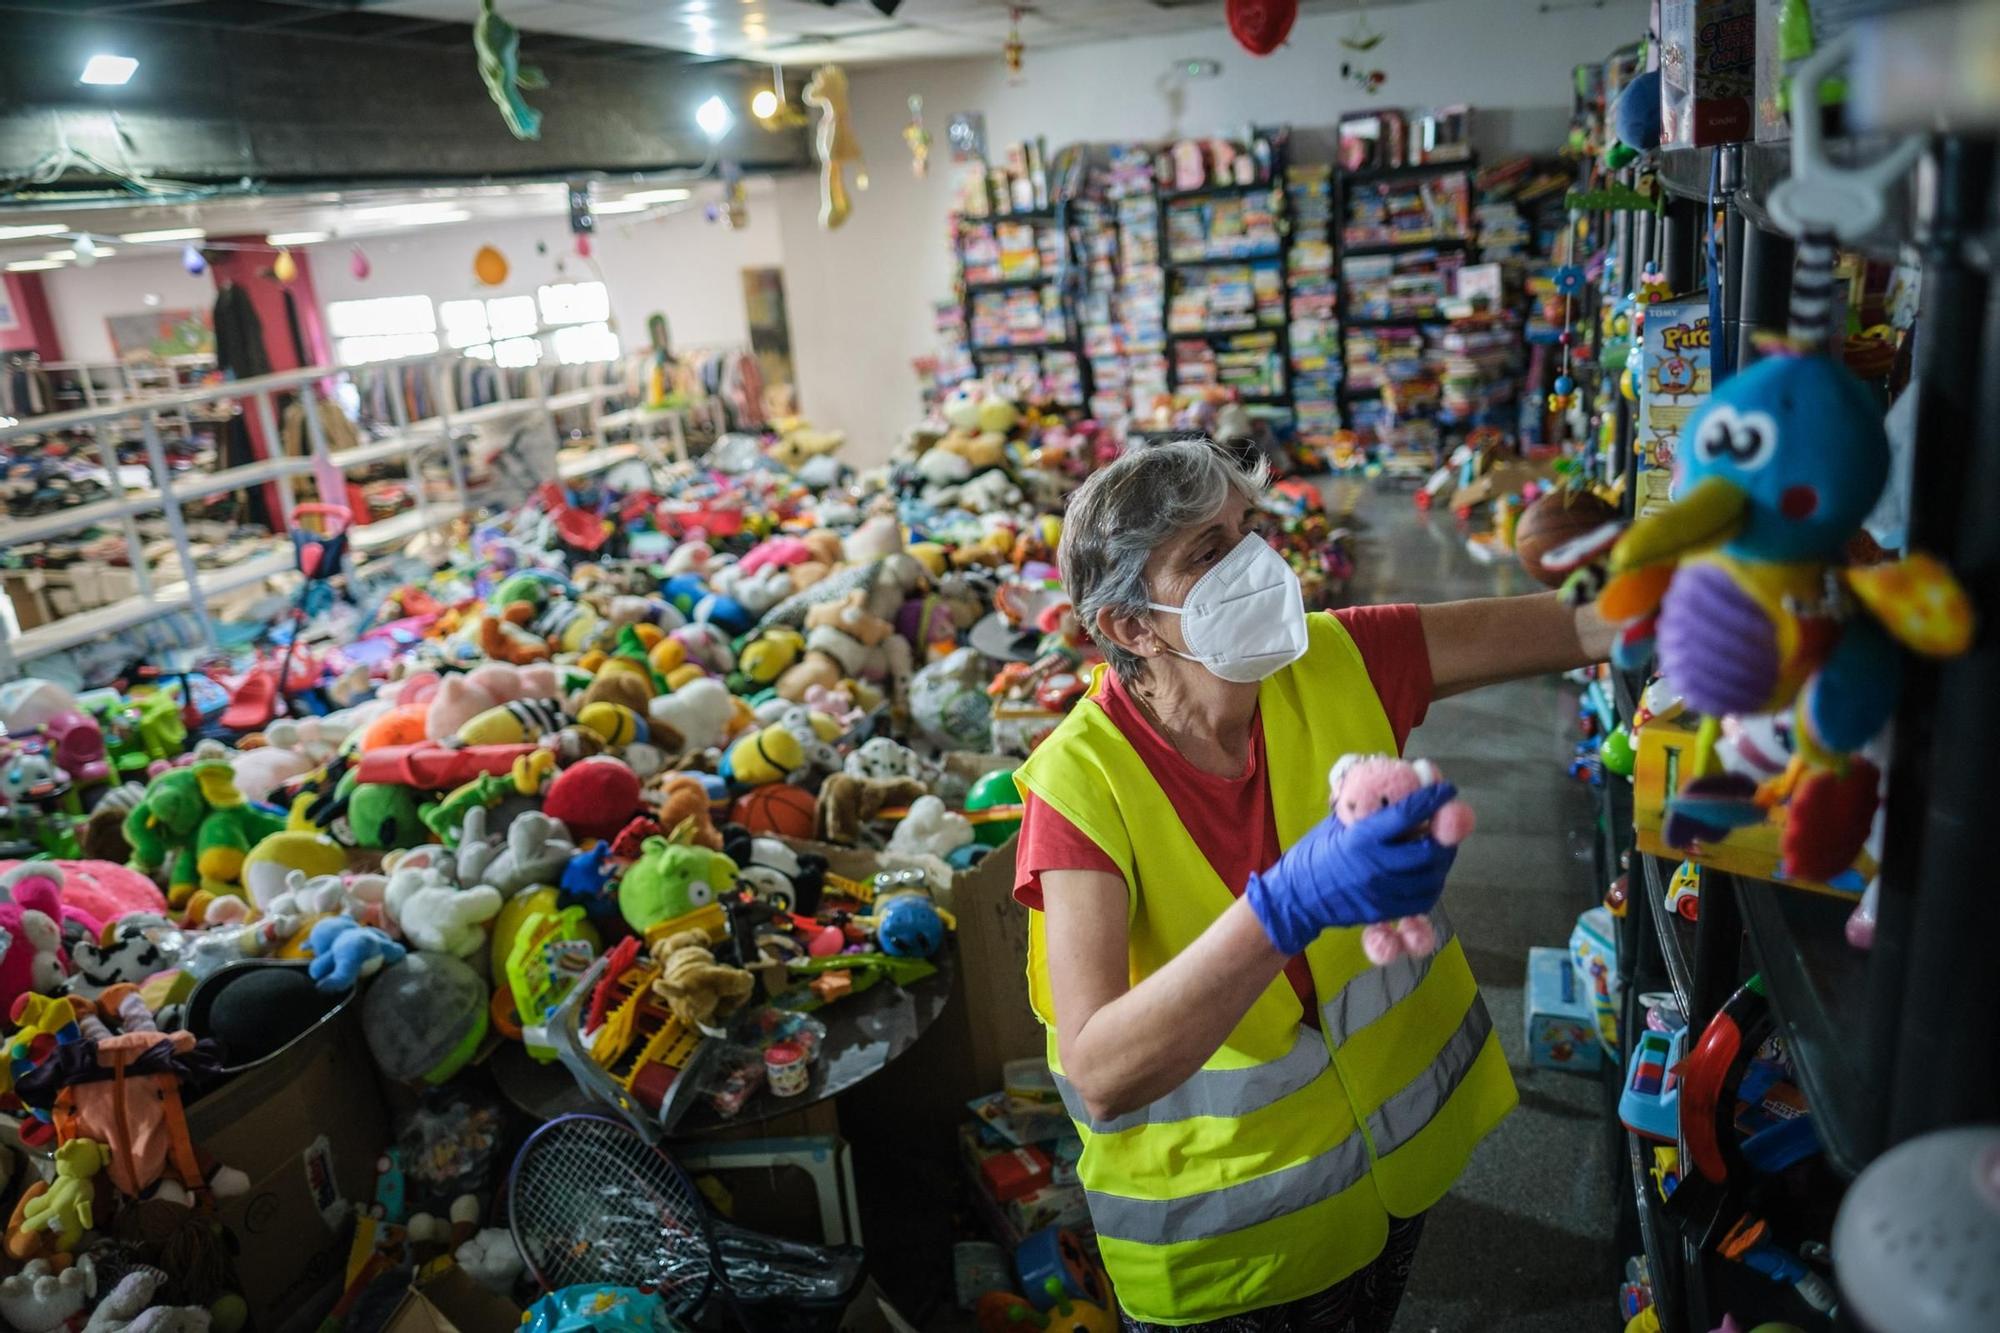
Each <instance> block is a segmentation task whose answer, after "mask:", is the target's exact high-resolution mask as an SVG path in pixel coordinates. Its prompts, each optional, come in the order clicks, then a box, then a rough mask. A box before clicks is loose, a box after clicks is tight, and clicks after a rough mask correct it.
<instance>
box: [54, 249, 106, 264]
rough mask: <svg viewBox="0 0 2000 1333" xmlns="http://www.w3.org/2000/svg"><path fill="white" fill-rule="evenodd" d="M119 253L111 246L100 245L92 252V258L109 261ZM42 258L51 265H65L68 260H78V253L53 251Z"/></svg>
mask: <svg viewBox="0 0 2000 1333" xmlns="http://www.w3.org/2000/svg"><path fill="white" fill-rule="evenodd" d="M117 253H118V251H116V250H115V249H113V248H112V247H110V246H108V245H100V246H98V247H97V248H96V249H95V250H94V251H92V252H91V258H92V259H109V258H110V257H111V256H112V255H115V254H117ZM42 258H44V259H46V260H49V261H50V262H51V263H57V264H60V263H63V262H65V261H67V260H71V259H75V258H76V251H74V250H51V251H49V252H48V253H47V254H45V255H43V256H42Z"/></svg>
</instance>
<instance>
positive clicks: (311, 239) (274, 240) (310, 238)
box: [264, 231, 328, 246]
mask: <svg viewBox="0 0 2000 1333" xmlns="http://www.w3.org/2000/svg"><path fill="white" fill-rule="evenodd" d="M327 237H328V233H326V232H323V231H274V232H272V233H271V234H270V235H269V236H266V237H265V238H264V244H266V245H281V246H282V245H317V244H319V243H320V242H321V241H324V240H326V239H327Z"/></svg>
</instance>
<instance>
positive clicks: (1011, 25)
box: [1000, 5, 1028, 83]
mask: <svg viewBox="0 0 2000 1333" xmlns="http://www.w3.org/2000/svg"><path fill="white" fill-rule="evenodd" d="M1027 49H1028V48H1027V46H1026V45H1025V44H1024V43H1023V42H1022V41H1021V10H1020V7H1019V6H1018V5H1015V6H1010V7H1009V8H1008V10H1007V40H1006V41H1005V42H1003V43H1001V46H1000V59H1001V61H1002V62H1003V63H1004V64H1005V65H1006V66H1007V82H1009V83H1019V82H1021V57H1022V55H1023V54H1024V53H1025V52H1026V51H1027Z"/></svg>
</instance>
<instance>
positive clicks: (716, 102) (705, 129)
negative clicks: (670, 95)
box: [694, 97, 736, 140]
mask: <svg viewBox="0 0 2000 1333" xmlns="http://www.w3.org/2000/svg"><path fill="white" fill-rule="evenodd" d="M735 120H736V117H735V116H733V115H731V114H730V113H729V105H728V103H726V102H724V101H723V100H722V99H721V98H720V97H711V98H709V99H708V100H707V101H706V102H703V103H702V104H701V105H700V106H698V107H696V108H695V109H694V123H695V124H697V125H699V126H701V132H702V133H703V134H706V135H707V136H708V137H709V138H710V139H718V140H719V139H721V138H722V136H723V135H725V134H727V133H729V127H730V125H731V124H733V123H734V122H735Z"/></svg>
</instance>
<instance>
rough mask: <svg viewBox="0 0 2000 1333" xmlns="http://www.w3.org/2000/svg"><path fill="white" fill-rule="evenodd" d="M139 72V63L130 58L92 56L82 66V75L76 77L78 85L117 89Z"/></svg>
mask: <svg viewBox="0 0 2000 1333" xmlns="http://www.w3.org/2000/svg"><path fill="white" fill-rule="evenodd" d="M138 71H139V62H138V61H136V60H134V59H133V58H132V57H131V56H113V55H103V54H99V55H94V56H92V57H91V58H90V59H89V60H86V61H85V62H84V64H83V73H82V74H81V75H79V76H78V77H77V82H78V83H95V84H101V85H103V86H104V87H106V88H118V87H122V86H123V85H125V84H127V83H130V82H131V81H132V76H133V75H134V74H136V73H138Z"/></svg>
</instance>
